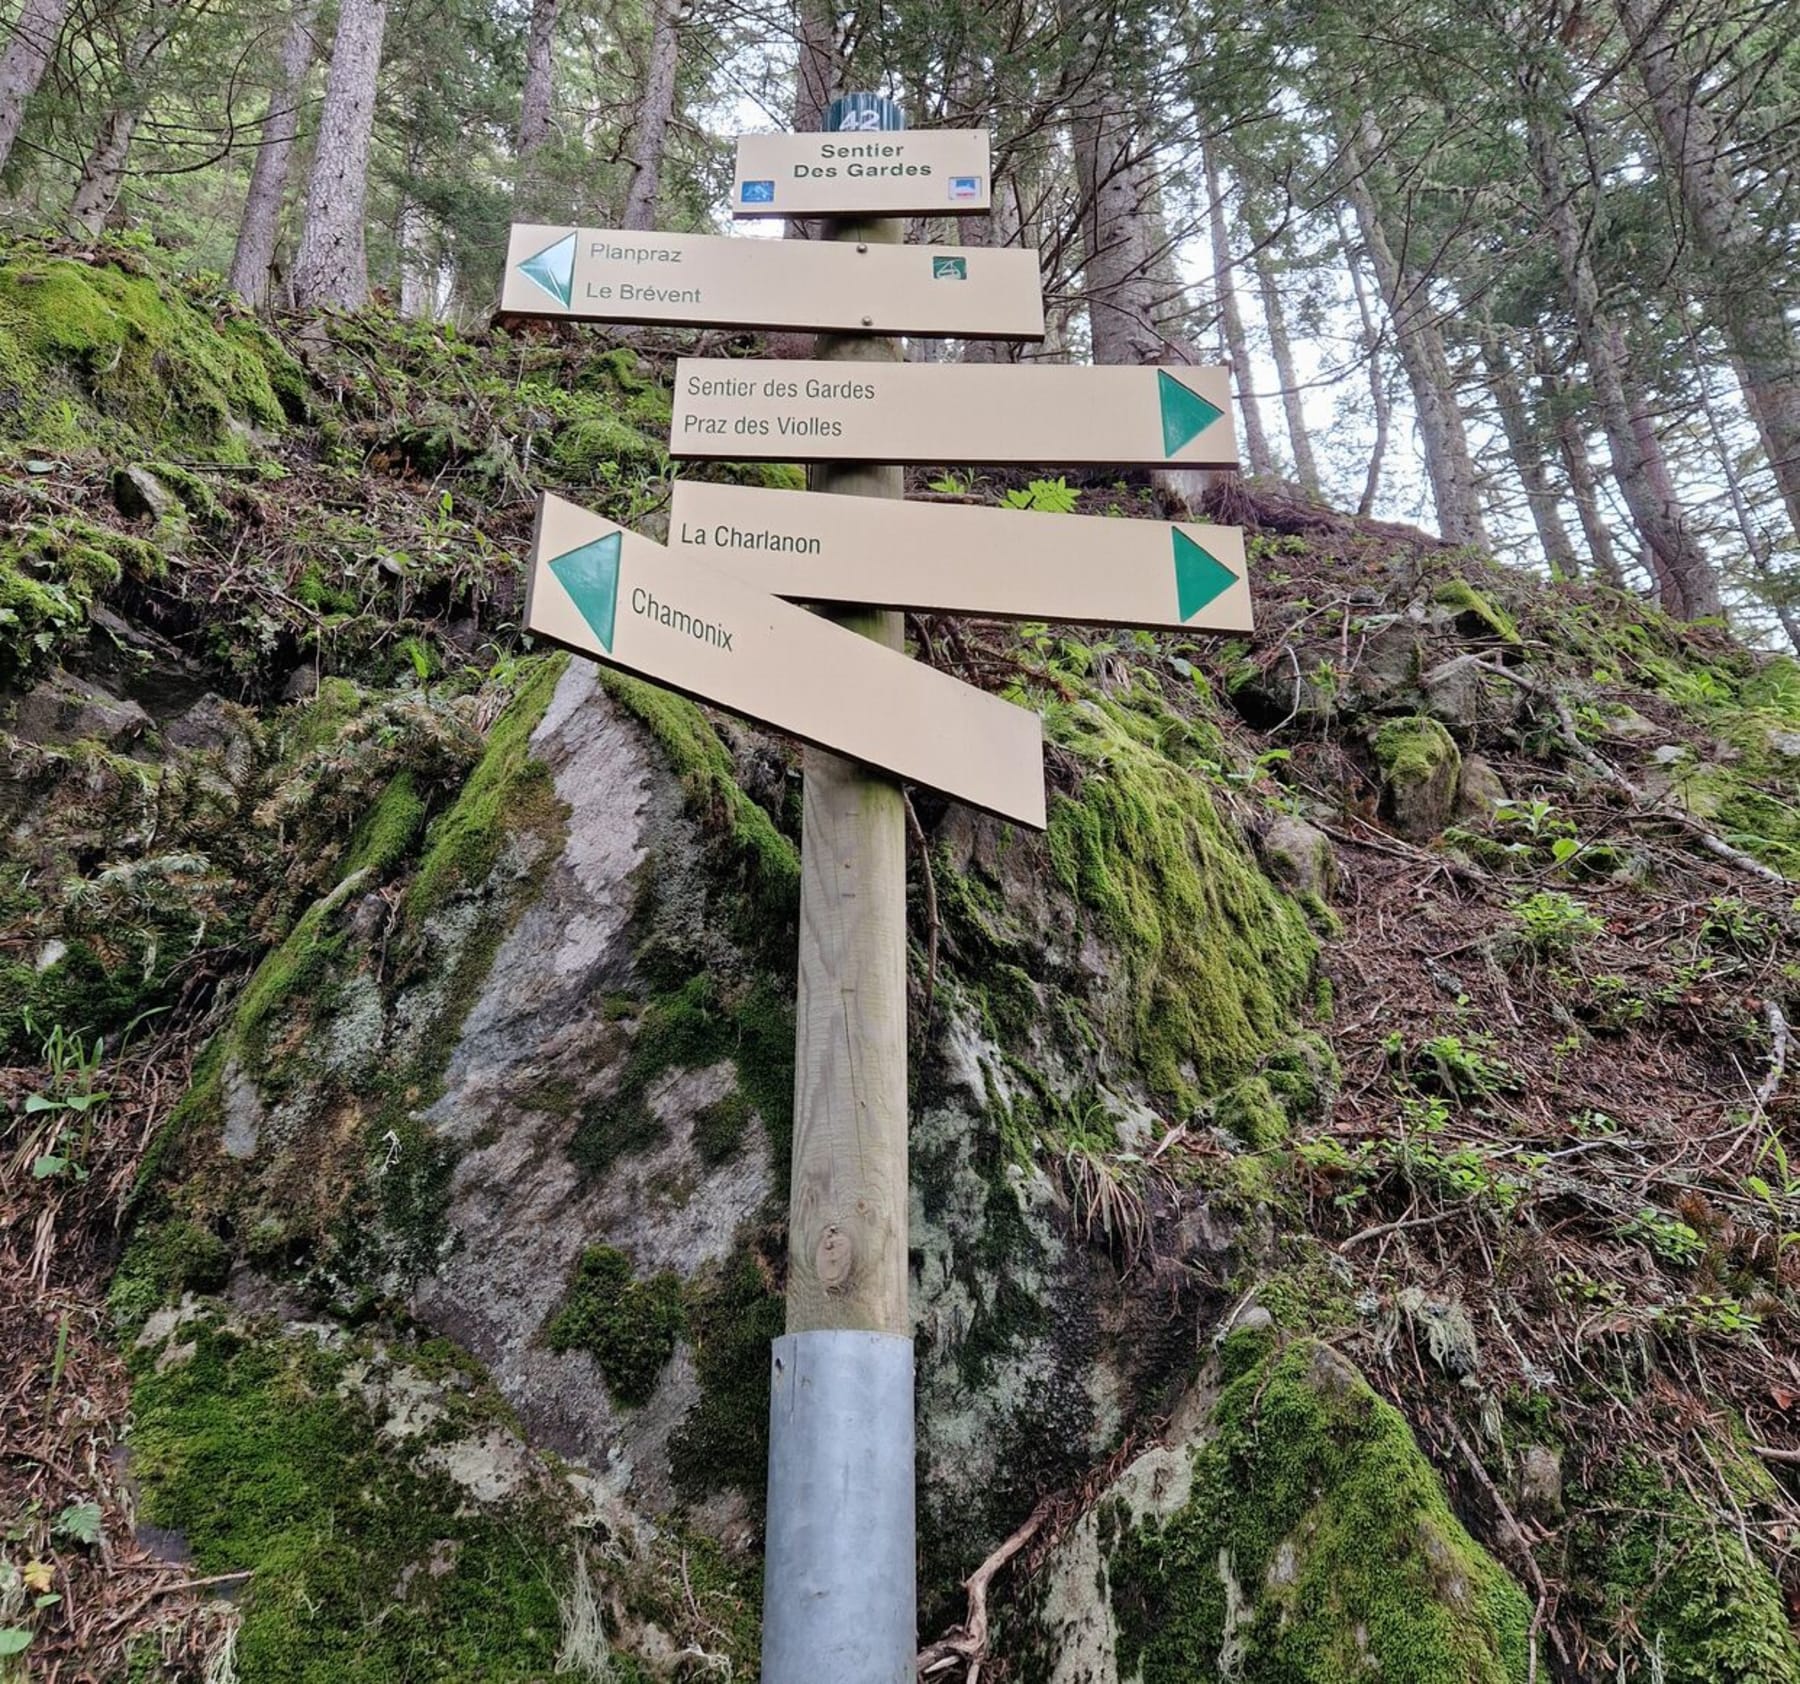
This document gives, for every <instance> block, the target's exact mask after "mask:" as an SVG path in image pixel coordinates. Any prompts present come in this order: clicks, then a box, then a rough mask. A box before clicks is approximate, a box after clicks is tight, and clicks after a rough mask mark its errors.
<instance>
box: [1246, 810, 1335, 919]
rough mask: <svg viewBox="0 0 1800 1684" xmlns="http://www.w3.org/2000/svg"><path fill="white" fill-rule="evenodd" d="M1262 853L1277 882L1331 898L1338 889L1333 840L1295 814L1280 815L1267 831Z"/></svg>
mask: <svg viewBox="0 0 1800 1684" xmlns="http://www.w3.org/2000/svg"><path fill="white" fill-rule="evenodd" d="M1259 850H1260V852H1261V854H1262V860H1263V865H1264V867H1265V868H1266V869H1267V871H1268V873H1269V875H1270V876H1271V877H1273V878H1274V879H1275V880H1276V882H1278V883H1282V884H1285V885H1286V886H1287V887H1288V888H1290V889H1295V890H1298V891H1299V892H1301V893H1302V894H1314V895H1317V896H1319V897H1320V899H1322V900H1323V899H1328V898H1329V897H1330V895H1331V892H1332V890H1333V889H1334V888H1335V887H1336V886H1337V879H1338V864H1337V855H1336V853H1335V852H1334V851H1333V849H1332V846H1331V838H1330V837H1328V836H1327V835H1326V834H1325V832H1324V831H1322V830H1320V829H1319V827H1318V826H1317V825H1311V824H1308V823H1307V822H1306V820H1305V819H1302V818H1299V817H1297V816H1296V815H1294V814H1293V813H1278V814H1277V815H1276V816H1275V818H1274V819H1273V820H1272V821H1271V823H1270V825H1269V828H1268V829H1267V830H1266V831H1264V832H1263V834H1262V836H1261V838H1260V842H1259Z"/></svg>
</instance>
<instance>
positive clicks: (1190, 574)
mask: <svg viewBox="0 0 1800 1684" xmlns="http://www.w3.org/2000/svg"><path fill="white" fill-rule="evenodd" d="M1169 530H1170V533H1171V534H1172V535H1173V537H1174V539H1175V609H1176V612H1177V613H1178V614H1179V615H1180V616H1181V618H1182V619H1184V620H1191V619H1193V617H1194V616H1195V615H1196V614H1198V613H1199V612H1200V610H1201V609H1202V608H1204V607H1205V606H1206V605H1207V604H1208V603H1209V602H1211V601H1212V600H1213V598H1214V597H1216V596H1219V595H1221V594H1222V593H1223V592H1224V591H1226V590H1228V589H1229V588H1230V587H1231V586H1232V585H1235V584H1236V583H1237V575H1236V574H1235V573H1233V572H1232V571H1231V569H1230V568H1229V567H1227V566H1226V565H1225V564H1224V562H1222V561H1220V560H1219V559H1218V558H1217V557H1216V556H1212V555H1209V554H1208V553H1207V552H1206V551H1205V550H1203V549H1201V547H1200V546H1199V545H1198V544H1196V543H1195V542H1194V540H1193V539H1192V538H1190V537H1189V536H1188V535H1187V534H1186V533H1185V532H1183V531H1182V530H1181V528H1180V527H1178V526H1174V527H1171V528H1170V529H1169Z"/></svg>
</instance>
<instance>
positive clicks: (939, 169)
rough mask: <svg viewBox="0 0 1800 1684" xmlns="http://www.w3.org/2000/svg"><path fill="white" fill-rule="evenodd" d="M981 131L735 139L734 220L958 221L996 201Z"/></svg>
mask: <svg viewBox="0 0 1800 1684" xmlns="http://www.w3.org/2000/svg"><path fill="white" fill-rule="evenodd" d="M989 155H990V148H989V141H988V134H987V131H986V130H985V129H917V130H889V131H886V132H866V133H839V134H746V135H739V136H738V143H737V174H736V176H735V177H734V178H733V180H732V183H731V214H732V215H733V216H955V215H959V214H966V213H973V212H980V211H985V210H987V209H988V208H989V207H990V206H991V205H992V203H993V182H992V179H991V176H990V171H991V164H990V156H989Z"/></svg>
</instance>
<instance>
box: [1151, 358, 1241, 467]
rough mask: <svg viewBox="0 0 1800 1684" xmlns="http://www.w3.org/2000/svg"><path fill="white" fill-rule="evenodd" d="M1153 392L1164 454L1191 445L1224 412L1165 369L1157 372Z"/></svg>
mask: <svg viewBox="0 0 1800 1684" xmlns="http://www.w3.org/2000/svg"><path fill="white" fill-rule="evenodd" d="M1156 392H1157V396H1158V398H1159V399H1160V400H1161V402H1162V435H1163V455H1165V456H1173V455H1174V454H1175V453H1176V452H1177V451H1178V450H1180V449H1181V447H1182V446H1183V445H1185V444H1188V443H1191V442H1192V441H1193V440H1194V439H1197V438H1198V437H1199V436H1200V435H1201V434H1202V433H1204V432H1205V431H1206V429H1207V428H1208V427H1210V426H1211V425H1212V424H1213V423H1214V422H1215V421H1217V420H1218V419H1219V417H1220V416H1221V415H1223V414H1224V413H1225V411H1224V410H1222V409H1221V408H1219V406H1218V405H1217V404H1216V403H1208V402H1207V400H1206V399H1205V398H1203V397H1201V395H1200V394H1199V393H1198V392H1196V391H1195V390H1194V389H1193V387H1192V386H1186V385H1183V384H1182V382H1181V381H1179V380H1177V379H1176V378H1175V376H1174V375H1172V374H1171V373H1169V371H1168V370H1167V369H1166V368H1159V369H1158V370H1157V371H1156Z"/></svg>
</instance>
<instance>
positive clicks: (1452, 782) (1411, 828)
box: [1374, 714, 1462, 842]
mask: <svg viewBox="0 0 1800 1684" xmlns="http://www.w3.org/2000/svg"><path fill="white" fill-rule="evenodd" d="M1374 748H1375V764H1376V765H1377V767H1379V768H1380V772H1381V803H1382V809H1383V811H1384V812H1385V814H1386V815H1387V818H1388V819H1389V821H1390V822H1391V823H1392V824H1393V826H1394V828H1395V829H1396V830H1397V831H1399V832H1400V834H1401V835H1402V836H1407V837H1410V838H1411V839H1412V840H1413V841H1415V842H1429V841H1431V840H1432V839H1433V838H1434V837H1437V836H1440V835H1442V834H1443V830H1444V827H1445V826H1446V825H1447V824H1449V822H1450V819H1451V816H1452V814H1453V813H1454V812H1455V810H1456V792H1457V789H1458V787H1459V785H1460V784H1461V782H1462V752H1461V751H1460V750H1459V749H1458V748H1457V746H1456V739H1455V738H1454V737H1452V736H1451V735H1450V733H1449V732H1448V731H1446V730H1445V729H1444V727H1443V726H1442V725H1441V724H1440V723H1439V722H1438V721H1437V720H1435V719H1432V718H1429V717H1428V716H1427V715H1425V714H1412V715H1409V716H1408V717H1406V718H1404V719H1390V720H1389V721H1388V722H1387V723H1386V724H1385V725H1383V726H1382V727H1381V729H1380V730H1379V731H1377V732H1376V733H1375V744H1374Z"/></svg>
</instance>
